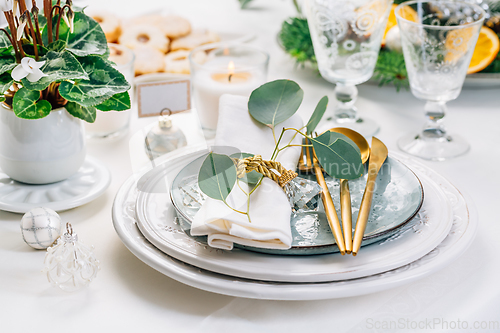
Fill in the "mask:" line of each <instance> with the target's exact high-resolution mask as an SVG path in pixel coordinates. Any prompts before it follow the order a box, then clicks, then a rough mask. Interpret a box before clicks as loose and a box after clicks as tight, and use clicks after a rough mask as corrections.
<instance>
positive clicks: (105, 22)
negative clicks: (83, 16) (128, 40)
mask: <svg viewBox="0 0 500 333" xmlns="http://www.w3.org/2000/svg"><path fill="white" fill-rule="evenodd" d="M90 17H92V18H93V19H94V20H96V21H97V23H99V25H100V26H101V28H102V31H104V34H105V35H106V40H107V41H108V43H116V42H117V41H118V38H119V37H120V34H121V32H122V30H121V26H120V19H119V18H118V17H116V16H115V15H113V14H111V13H109V12H106V11H94V12H91V13H90Z"/></svg>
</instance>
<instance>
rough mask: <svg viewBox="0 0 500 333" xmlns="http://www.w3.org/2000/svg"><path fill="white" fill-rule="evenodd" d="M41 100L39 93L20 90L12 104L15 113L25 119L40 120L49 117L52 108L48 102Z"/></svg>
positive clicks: (24, 89)
mask: <svg viewBox="0 0 500 333" xmlns="http://www.w3.org/2000/svg"><path fill="white" fill-rule="evenodd" d="M39 99H40V92H39V91H35V90H28V89H26V88H21V89H19V90H18V91H17V92H16V94H15V95H14V100H13V103H12V106H13V109H14V113H15V114H16V116H18V117H19V118H24V119H39V118H43V117H46V116H48V115H49V113H50V110H51V109H52V106H51V105H50V103H49V102H48V101H46V100H39Z"/></svg>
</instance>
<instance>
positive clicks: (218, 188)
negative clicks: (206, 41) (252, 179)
mask: <svg viewBox="0 0 500 333" xmlns="http://www.w3.org/2000/svg"><path fill="white" fill-rule="evenodd" d="M235 183H236V166H235V165H234V162H233V160H232V159H231V158H230V157H229V156H227V155H221V154H216V153H213V152H212V153H210V154H208V156H207V157H206V158H205V161H203V164H202V165H201V168H200V172H199V173H198V185H199V187H200V190H202V191H203V193H205V194H206V195H207V196H209V197H210V198H212V199H216V200H223V201H224V200H226V198H227V196H228V195H229V193H231V190H232V189H233V187H234V184H235Z"/></svg>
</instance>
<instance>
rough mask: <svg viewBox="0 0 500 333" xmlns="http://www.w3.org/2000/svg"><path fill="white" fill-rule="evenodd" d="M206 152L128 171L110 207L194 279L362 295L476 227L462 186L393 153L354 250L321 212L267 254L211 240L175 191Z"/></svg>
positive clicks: (462, 243)
mask: <svg viewBox="0 0 500 333" xmlns="http://www.w3.org/2000/svg"><path fill="white" fill-rule="evenodd" d="M206 153H207V152H206V150H204V149H203V148H201V147H188V148H184V149H182V150H180V151H176V152H174V153H172V154H169V155H167V156H165V157H164V158H163V160H162V163H161V164H159V165H158V166H157V167H155V168H153V169H151V170H147V171H144V172H142V173H141V174H139V175H138V176H137V175H135V176H133V177H131V178H130V179H129V180H127V181H126V182H125V183H124V184H123V185H122V187H121V189H120V190H119V192H118V194H117V196H116V199H115V203H114V207H113V221H114V225H115V229H116V231H117V233H118V235H119V237H120V238H121V239H122V241H123V242H124V244H125V245H126V246H127V247H128V248H129V250H130V251H131V252H132V253H134V254H135V255H136V256H137V257H138V258H139V259H141V260H142V261H144V262H145V263H146V264H148V265H149V266H151V267H153V268H155V269H156V270H158V271H160V272H162V273H164V274H165V275H167V276H169V277H171V278H173V279H176V280H178V281H180V282H183V283H185V284H188V285H191V286H193V287H197V288H200V289H203V290H207V291H211V292H215V293H220V294H225V295H231V296H239V297H248V298H259V299H275V300H313V299H327V298H340V297H350V296H356V295H363V294H367V293H372V292H377V291H381V290H385V289H389V288H393V287H396V286H399V285H402V284H405V283H409V282H411V281H414V280H416V279H418V278H422V277H423V276H425V275H428V274H430V273H432V272H434V271H436V270H438V269H440V268H442V267H444V266H445V265H446V264H447V263H450V262H451V261H453V260H454V259H455V258H457V257H458V256H459V255H460V254H461V253H462V252H463V251H464V250H465V249H466V248H467V247H468V245H469V244H470V242H471V241H472V239H473V237H474V234H475V230H476V219H475V216H474V215H473V214H472V215H471V214H470V207H468V205H467V203H466V201H465V199H464V197H463V196H462V195H461V194H460V192H459V191H458V190H457V189H456V188H455V187H454V186H453V185H451V184H450V183H449V182H448V181H447V180H446V179H444V178H443V177H442V176H440V175H439V174H437V173H435V172H434V171H432V170H431V169H429V168H428V167H426V166H424V165H423V164H420V163H419V162H417V161H415V160H413V159H412V158H409V157H407V155H402V154H396V153H394V154H390V158H389V159H388V161H387V162H386V164H387V166H388V168H387V169H386V170H388V172H386V173H385V175H384V173H382V174H381V176H380V177H379V179H378V180H377V182H378V184H380V186H379V189H378V191H380V192H379V194H378V195H375V202H374V206H373V207H374V211H375V213H372V217H371V219H370V220H369V225H370V229H367V230H368V231H367V233H366V236H365V238H364V242H363V244H364V246H363V248H362V249H361V250H360V252H359V255H358V256H357V257H352V256H341V255H340V254H339V253H331V252H334V249H335V248H336V246H335V245H333V240H332V238H331V237H330V238H329V237H325V236H324V235H325V234H326V235H329V233H328V232H326V233H325V232H324V229H325V228H326V229H327V231H328V228H327V227H322V225H326V222H325V221H324V218H323V217H322V214H318V217H319V218H317V219H316V220H314V219H313V220H314V221H313V223H312V224H311V225H307V224H304V221H303V220H294V219H292V231H293V235H294V243H293V248H292V250H288V251H283V250H281V251H278V252H274V253H273V254H266V253H258V252H255V250H257V251H259V250H258V249H242V248H235V249H233V250H232V251H226V250H219V249H214V248H211V247H209V246H208V245H207V244H206V242H205V238H195V237H192V236H190V235H189V221H190V219H191V218H192V216H193V214H194V213H195V212H196V209H193V208H189V209H188V208H186V207H184V206H183V204H182V195H181V193H179V191H178V188H179V186H178V185H179V183H180V182H182V181H183V180H185V179H189V177H192V176H193V175H195V174H196V173H197V168H198V166H197V163H200V162H199V161H201V160H202V156H203V155H204V154H206ZM403 163H404V164H403ZM359 182H360V184H362V182H363V179H360V180H359ZM334 185H335V184H333V186H334ZM171 188H172V191H171V190H170V189H171ZM351 189H352V191H351V192H352V195H353V200H354V201H355V200H356V197H360V196H361V195H362V192H363V188H362V186H357V185H356V183H353V186H351ZM423 193H425V198H424V196H423ZM334 201H335V198H334ZM172 202H174V203H175V207H174V205H172ZM377 205H378V206H377ZM337 206H338V204H337ZM176 208H177V209H176ZM178 216H179V217H180V218H178ZM353 220H355V216H354V218H353ZM299 222H300V223H299ZM370 243H372V244H370ZM250 250H251V251H250ZM291 253H292V254H294V255H286V254H291ZM318 253H328V254H318Z"/></svg>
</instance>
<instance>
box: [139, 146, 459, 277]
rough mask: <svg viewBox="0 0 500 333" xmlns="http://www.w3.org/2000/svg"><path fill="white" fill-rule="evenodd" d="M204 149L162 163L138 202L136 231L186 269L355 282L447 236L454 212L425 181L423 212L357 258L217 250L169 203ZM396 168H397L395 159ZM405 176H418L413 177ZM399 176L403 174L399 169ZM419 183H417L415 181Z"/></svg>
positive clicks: (143, 187) (146, 179) (415, 255)
mask: <svg viewBox="0 0 500 333" xmlns="http://www.w3.org/2000/svg"><path fill="white" fill-rule="evenodd" d="M205 153H206V150H198V151H197V152H195V153H188V154H186V155H181V156H178V157H174V158H167V159H165V160H163V163H162V164H160V165H159V166H157V167H156V168H154V169H153V170H151V171H149V172H147V173H146V174H144V175H143V176H142V177H141V180H140V184H141V186H140V188H139V194H138V198H137V203H136V217H137V226H138V227H139V229H140V231H141V232H142V234H143V235H144V236H145V237H146V239H148V240H149V241H150V242H151V243H152V244H153V245H154V246H156V247H157V248H158V249H160V250H161V251H163V252H165V253H166V254H168V255H170V256H172V257H174V258H176V259H179V260H181V261H183V262H186V263H188V264H191V265H194V266H197V267H200V268H203V269H206V270H209V271H212V272H216V273H221V274H227V275H231V276H237V277H242V278H248V279H257V280H263V281H274V282H326V281H339V280H346V279H354V278H360V277H365V276H368V275H373V274H377V273H381V272H385V271H388V270H391V269H394V268H397V267H401V266H403V265H406V264H408V263H410V262H412V261H415V260H417V259H419V258H421V257H422V256H424V255H426V254H427V253H429V252H430V251H431V250H432V249H434V248H435V247H436V246H437V245H438V244H439V243H441V241H442V240H443V239H444V238H445V237H446V235H447V234H448V232H449V230H450V228H451V225H452V218H451V216H452V215H451V207H450V206H449V205H447V200H446V195H445V194H444V193H443V192H442V190H441V189H440V188H439V186H437V185H436V184H434V183H432V182H431V181H429V180H427V179H426V176H425V175H424V178H423V179H422V182H423V185H424V188H425V193H426V198H425V200H424V204H423V207H422V209H421V210H420V213H419V214H418V215H417V216H416V217H415V218H414V220H413V221H411V222H409V223H408V225H407V226H406V228H402V229H400V230H399V231H398V232H397V233H396V234H394V235H392V236H390V237H389V238H388V239H387V240H386V241H383V242H382V243H378V244H374V245H371V246H365V247H363V248H362V249H361V251H360V254H359V255H358V256H357V257H353V256H342V255H340V254H339V253H336V254H329V255H315V256H281V255H268V254H262V253H255V252H251V251H245V250H241V249H236V248H235V249H233V250H231V251H227V250H217V249H214V248H211V247H209V246H207V243H206V241H205V238H201V237H197V238H194V237H191V236H189V235H188V234H187V233H186V232H185V229H187V228H189V226H185V225H182V223H181V224H180V223H178V222H177V221H178V220H177V219H176V218H175V217H176V212H175V209H174V208H173V206H172V204H171V202H170V191H169V189H170V185H171V183H172V181H173V179H174V178H175V176H176V175H177V174H178V172H179V170H180V169H183V168H184V167H185V166H186V165H187V164H189V163H190V162H191V161H193V160H194V159H196V158H198V157H200V156H202V155H203V154H205ZM391 163H392V164H395V163H399V162H397V161H395V160H393V161H392V162H391ZM396 169H397V168H396ZM406 170H407V171H408V173H410V174H407V177H415V175H414V174H412V173H411V172H409V170H408V169H406ZM399 172H400V173H401V171H400V170H399ZM417 182H418V180H417Z"/></svg>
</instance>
